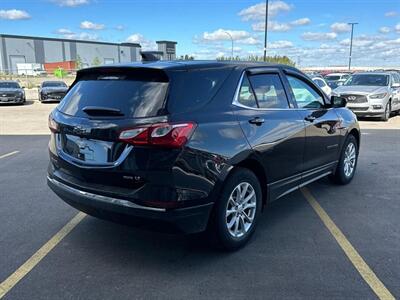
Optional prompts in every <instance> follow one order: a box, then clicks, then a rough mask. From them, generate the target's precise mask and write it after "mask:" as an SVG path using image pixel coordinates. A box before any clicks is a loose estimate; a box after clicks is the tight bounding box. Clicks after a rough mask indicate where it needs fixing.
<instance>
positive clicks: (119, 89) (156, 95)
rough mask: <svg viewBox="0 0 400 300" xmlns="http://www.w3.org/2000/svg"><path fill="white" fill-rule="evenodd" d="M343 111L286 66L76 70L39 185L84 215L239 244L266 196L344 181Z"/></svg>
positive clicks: (350, 166)
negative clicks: (201, 234)
mask: <svg viewBox="0 0 400 300" xmlns="http://www.w3.org/2000/svg"><path fill="white" fill-rule="evenodd" d="M345 104H346V101H345V100H344V99H343V98H338V97H333V98H331V99H330V98H329V97H327V96H326V95H325V94H324V93H323V92H322V91H321V90H320V89H319V88H318V87H317V86H316V85H315V84H314V83H313V82H312V81H311V80H310V79H309V78H308V77H307V76H306V75H304V74H303V73H301V72H300V71H298V70H297V69H295V68H293V67H289V66H285V65H277V64H266V63H243V62H204V61H203V62H196V61H193V62H162V61H160V62H148V63H143V64H126V65H116V66H107V67H95V68H88V69H83V70H80V71H78V73H77V77H76V80H75V82H74V83H73V84H72V86H71V89H70V90H69V92H68V94H67V95H66V96H65V98H64V100H63V101H62V102H61V103H60V104H59V105H58V106H57V108H56V109H54V111H53V112H52V113H51V115H50V117H49V128H50V130H51V140H50V143H49V153H50V164H49V168H48V177H47V180H48V181H47V182H48V185H49V186H50V188H51V189H52V190H53V191H54V192H55V193H56V194H57V195H58V196H59V197H60V198H61V199H63V200H64V201H65V202H67V203H69V204H70V205H72V206H73V207H76V208H77V209H79V210H82V211H84V212H86V213H88V214H90V215H93V216H97V217H100V218H105V219H109V220H113V221H116V222H123V223H134V224H137V223H139V224H147V225H148V226H151V227H154V226H156V225H159V224H161V225H162V227H163V228H166V226H165V224H169V225H173V227H175V228H176V229H178V230H180V231H183V232H185V233H195V232H200V231H203V230H206V228H209V229H210V231H209V232H210V233H211V234H214V235H215V236H216V238H217V239H216V240H218V241H219V243H220V244H221V245H222V246H223V247H225V248H227V249H231V250H232V249H237V248H239V247H241V246H243V245H244V244H245V243H246V242H247V241H248V240H249V239H250V237H251V235H252V234H253V232H254V230H255V228H256V225H257V222H258V220H259V218H260V213H261V211H262V208H263V207H265V206H266V205H268V204H269V203H271V202H272V201H274V200H276V199H279V198H281V197H282V196H284V195H286V194H288V193H290V192H292V191H294V190H296V189H298V188H299V187H302V186H304V185H306V184H308V183H310V182H313V181H315V180H317V179H320V178H322V177H324V176H327V175H330V177H331V178H332V179H333V180H334V181H336V182H337V183H340V184H347V183H349V182H350V181H351V180H352V178H353V176H354V172H355V169H356V165H357V157H358V149H359V145H360V131H359V126H358V123H357V119H356V116H355V115H354V114H353V113H352V112H351V111H350V110H348V109H347V108H345V107H344V106H345ZM168 227H169V226H168Z"/></svg>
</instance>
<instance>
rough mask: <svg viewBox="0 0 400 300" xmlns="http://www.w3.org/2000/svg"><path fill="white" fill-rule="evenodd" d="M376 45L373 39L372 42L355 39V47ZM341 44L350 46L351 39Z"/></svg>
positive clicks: (342, 41)
mask: <svg viewBox="0 0 400 300" xmlns="http://www.w3.org/2000/svg"><path fill="white" fill-rule="evenodd" d="M374 43H375V41H374V40H372V39H371V40H366V39H358V38H355V39H353V46H356V47H365V46H370V45H372V44H374ZM339 44H340V45H342V46H349V45H350V39H344V40H341V41H340V42H339Z"/></svg>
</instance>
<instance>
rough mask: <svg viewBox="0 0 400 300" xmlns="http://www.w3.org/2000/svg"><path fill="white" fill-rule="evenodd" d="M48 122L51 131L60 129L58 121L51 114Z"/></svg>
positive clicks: (54, 131)
mask: <svg viewBox="0 0 400 300" xmlns="http://www.w3.org/2000/svg"><path fill="white" fill-rule="evenodd" d="M48 124H49V129H50V131H51V132H53V133H56V132H58V131H59V127H58V123H57V122H56V121H54V119H53V116H52V115H51V114H50V115H49V121H48Z"/></svg>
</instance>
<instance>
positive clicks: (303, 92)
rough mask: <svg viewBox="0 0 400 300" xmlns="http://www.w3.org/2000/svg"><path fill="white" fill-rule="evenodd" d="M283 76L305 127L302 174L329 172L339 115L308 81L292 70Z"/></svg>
mask: <svg viewBox="0 0 400 300" xmlns="http://www.w3.org/2000/svg"><path fill="white" fill-rule="evenodd" d="M286 78H287V80H288V84H289V87H290V91H291V95H292V97H293V99H294V100H295V102H296V104H297V110H298V112H299V113H300V114H301V116H302V118H303V120H304V124H305V127H306V142H305V151H304V171H305V172H306V174H305V175H306V177H308V176H309V177H310V178H311V177H315V176H318V175H323V174H324V173H326V172H329V171H330V170H331V169H332V167H333V165H334V164H335V163H336V161H337V160H338V155H339V142H340V130H339V127H340V121H339V118H338V115H337V114H336V112H335V109H334V108H329V107H328V106H327V105H326V103H325V100H324V96H323V94H322V93H321V91H319V90H318V88H317V87H316V86H315V85H314V84H313V83H312V82H311V81H309V80H307V79H306V78H304V77H302V76H301V75H295V74H288V75H287V76H286ZM318 173H321V174H318ZM303 181H304V180H303Z"/></svg>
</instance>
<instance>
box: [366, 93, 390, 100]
mask: <svg viewBox="0 0 400 300" xmlns="http://www.w3.org/2000/svg"><path fill="white" fill-rule="evenodd" d="M386 95H387V93H381V94H374V95H370V96H369V97H370V98H371V99H382V98H385V97H386Z"/></svg>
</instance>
